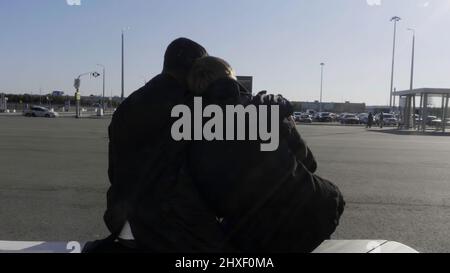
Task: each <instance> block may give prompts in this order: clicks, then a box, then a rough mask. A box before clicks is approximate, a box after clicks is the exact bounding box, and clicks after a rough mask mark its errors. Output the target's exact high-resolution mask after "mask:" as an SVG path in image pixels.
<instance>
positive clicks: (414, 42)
mask: <svg viewBox="0 0 450 273" xmlns="http://www.w3.org/2000/svg"><path fill="white" fill-rule="evenodd" d="M408 31H411V32H412V33H413V37H412V57H411V82H410V85H409V89H410V90H411V91H412V90H413V89H414V59H415V54H416V52H415V51H416V30H415V29H412V28H408Z"/></svg>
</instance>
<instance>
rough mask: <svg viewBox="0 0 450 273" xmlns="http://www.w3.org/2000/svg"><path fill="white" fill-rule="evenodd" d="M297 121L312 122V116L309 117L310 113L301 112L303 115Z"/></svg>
mask: <svg viewBox="0 0 450 273" xmlns="http://www.w3.org/2000/svg"><path fill="white" fill-rule="evenodd" d="M298 122H300V123H312V122H313V120H312V118H311V116H310V115H308V114H303V115H301V116H300V118H299V121H298Z"/></svg>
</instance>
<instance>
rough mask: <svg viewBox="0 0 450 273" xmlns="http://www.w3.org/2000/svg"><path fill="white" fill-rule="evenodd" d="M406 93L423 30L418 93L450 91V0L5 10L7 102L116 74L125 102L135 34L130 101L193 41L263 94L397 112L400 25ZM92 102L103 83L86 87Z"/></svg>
mask: <svg viewBox="0 0 450 273" xmlns="http://www.w3.org/2000/svg"><path fill="white" fill-rule="evenodd" d="M394 15H398V16H400V17H402V18H403V21H401V22H400V23H399V28H398V55H397V56H398V58H397V66H396V69H397V77H396V81H395V85H396V86H397V87H398V88H399V89H407V88H409V65H410V55H411V52H410V51H411V34H410V33H409V32H407V31H406V28H407V27H415V28H416V29H417V60H416V65H417V69H416V82H415V84H416V86H417V87H425V86H427V87H450V50H449V48H450V35H449V27H450V0H428V1H426V0H381V1H380V0H282V1H275V0H242V1H229V0H183V1H181V0H164V1H163V0H160V1H156V0H126V1H124V0H81V6H69V5H67V3H66V0H39V1H34V0H0V25H1V26H2V27H1V28H2V31H1V32H0V36H1V39H0V92H12V93H24V92H28V93H29V92H34V93H37V92H38V90H39V88H42V89H43V90H44V91H45V92H50V91H52V90H63V91H66V92H69V93H70V94H72V93H73V91H74V90H73V87H72V84H73V78H74V77H75V76H77V75H78V74H81V73H83V72H87V71H91V70H97V69H98V67H96V64H97V63H102V64H104V65H106V67H107V90H108V94H109V92H110V91H113V92H114V94H115V95H119V93H120V32H121V29H122V28H123V27H130V28H131V29H130V30H129V31H127V33H126V36H127V47H126V55H127V59H126V66H127V72H126V93H127V95H128V94H130V93H131V92H132V91H134V90H136V89H137V88H139V87H140V86H141V85H143V83H144V81H145V79H150V78H151V77H153V76H154V75H156V74H157V73H159V72H160V71H161V67H162V59H163V54H164V49H165V47H166V46H167V45H168V43H169V42H170V41H171V40H173V39H174V38H177V37H180V36H185V37H189V38H192V39H194V40H196V41H198V42H200V43H201V44H203V45H204V46H205V47H206V48H207V49H208V51H209V52H210V54H211V55H216V56H219V57H222V58H224V59H226V60H228V61H229V62H230V63H231V64H232V65H233V66H234V68H235V69H236V70H237V73H238V74H241V75H253V76H254V77H255V89H257V90H261V89H268V90H269V91H271V92H274V93H282V94H283V95H285V96H286V97H288V98H289V99H292V100H309V101H312V100H317V99H318V95H319V86H320V66H319V64H320V62H325V63H326V68H325V86H324V100H326V101H343V100H350V101H353V102H367V103H368V104H386V103H387V102H388V93H389V84H390V62H391V54H392V53H391V51H392V34H393V27H392V23H391V22H389V19H390V18H391V17H392V16H394ZM82 92H83V94H84V95H89V94H91V93H95V94H100V92H101V80H99V79H97V80H94V79H89V78H85V79H84V81H83V83H82Z"/></svg>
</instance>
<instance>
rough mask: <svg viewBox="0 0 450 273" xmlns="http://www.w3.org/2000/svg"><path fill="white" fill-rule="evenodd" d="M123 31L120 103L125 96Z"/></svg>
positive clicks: (123, 37) (123, 38) (123, 39)
mask: <svg viewBox="0 0 450 273" xmlns="http://www.w3.org/2000/svg"><path fill="white" fill-rule="evenodd" d="M124 31H125V30H124V29H122V93H121V95H120V102H122V101H123V99H124V96H125V52H124V51H125V48H124V47H125V36H124Z"/></svg>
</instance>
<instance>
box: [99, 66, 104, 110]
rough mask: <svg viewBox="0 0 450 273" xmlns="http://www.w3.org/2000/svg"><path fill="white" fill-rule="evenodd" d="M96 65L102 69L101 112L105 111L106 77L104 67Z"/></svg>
mask: <svg viewBox="0 0 450 273" xmlns="http://www.w3.org/2000/svg"><path fill="white" fill-rule="evenodd" d="M97 65H98V66H100V67H102V68H103V75H102V77H103V93H102V109H103V111H105V84H106V82H105V77H106V67H105V66H104V65H102V64H97Z"/></svg>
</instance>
